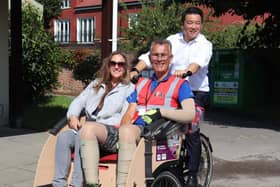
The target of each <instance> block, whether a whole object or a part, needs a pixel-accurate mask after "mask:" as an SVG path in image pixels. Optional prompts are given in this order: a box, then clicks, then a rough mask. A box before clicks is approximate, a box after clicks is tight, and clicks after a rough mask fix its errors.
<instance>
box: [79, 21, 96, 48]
mask: <svg viewBox="0 0 280 187" xmlns="http://www.w3.org/2000/svg"><path fill="white" fill-rule="evenodd" d="M94 31H95V26H94V18H78V20H77V42H78V43H79V44H90V43H93V41H94V34H95V33H94Z"/></svg>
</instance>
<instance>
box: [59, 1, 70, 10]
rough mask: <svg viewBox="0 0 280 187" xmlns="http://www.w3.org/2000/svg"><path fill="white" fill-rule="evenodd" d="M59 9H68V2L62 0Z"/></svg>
mask: <svg viewBox="0 0 280 187" xmlns="http://www.w3.org/2000/svg"><path fill="white" fill-rule="evenodd" d="M61 8H62V9H64V8H70V0H63V1H62V4H61Z"/></svg>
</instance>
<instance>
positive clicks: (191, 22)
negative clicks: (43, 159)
mask: <svg viewBox="0 0 280 187" xmlns="http://www.w3.org/2000/svg"><path fill="white" fill-rule="evenodd" d="M181 21H182V28H183V31H182V32H180V33H176V34H174V35H170V36H169V37H167V40H169V41H170V42H171V44H172V54H173V60H172V64H171V73H172V74H174V75H176V76H179V77H182V76H183V75H187V77H186V79H187V80H188V81H189V84H190V87H191V89H192V91H193V93H194V95H195V104H196V119H195V120H194V121H193V123H192V124H191V125H190V126H189V130H188V132H187V133H186V135H187V136H186V137H187V138H186V146H187V149H188V151H189V158H188V159H187V160H188V163H187V164H188V166H189V169H190V170H189V178H188V180H187V183H188V186H191V187H194V186H197V176H196V175H197V172H198V168H199V163H200V156H201V142H200V130H199V119H200V118H201V117H202V114H203V112H204V111H205V108H206V107H207V106H208V105H209V91H210V88H209V81H208V76H207V74H208V65H209V62H210V60H211V57H212V43H211V42H210V41H208V40H207V39H206V37H205V36H204V35H202V34H201V33H200V32H201V29H202V22H203V12H202V10H201V9H199V8H197V7H189V8H187V9H186V10H185V11H184V12H183V14H182V18H181ZM148 55H149V53H146V54H142V55H141V56H139V62H138V63H137V65H136V66H135V67H134V68H132V70H131V73H130V76H131V78H132V77H134V76H136V75H138V74H140V72H141V71H142V70H144V69H146V68H149V67H151V64H150V61H149V57H148Z"/></svg>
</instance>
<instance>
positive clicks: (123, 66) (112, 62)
mask: <svg viewBox="0 0 280 187" xmlns="http://www.w3.org/2000/svg"><path fill="white" fill-rule="evenodd" d="M109 64H110V66H111V67H116V65H118V67H119V68H125V67H126V63H125V62H116V61H113V60H111V61H110V63H109Z"/></svg>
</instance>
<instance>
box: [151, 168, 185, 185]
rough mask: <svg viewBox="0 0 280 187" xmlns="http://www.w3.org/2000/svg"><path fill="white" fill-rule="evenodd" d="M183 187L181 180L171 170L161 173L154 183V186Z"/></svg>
mask: <svg viewBox="0 0 280 187" xmlns="http://www.w3.org/2000/svg"><path fill="white" fill-rule="evenodd" d="M159 186H160V187H182V184H181V182H180V180H179V179H178V178H177V177H176V176H175V175H174V174H173V173H172V172H170V171H164V172H162V173H160V174H159V175H158V176H157V177H156V178H155V180H154V182H153V183H152V187H159Z"/></svg>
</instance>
